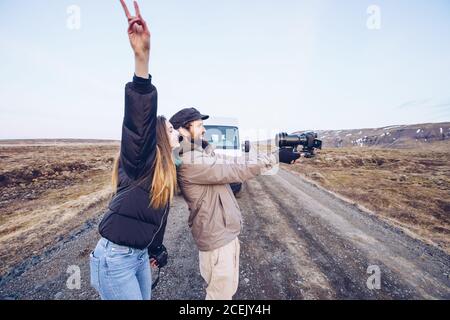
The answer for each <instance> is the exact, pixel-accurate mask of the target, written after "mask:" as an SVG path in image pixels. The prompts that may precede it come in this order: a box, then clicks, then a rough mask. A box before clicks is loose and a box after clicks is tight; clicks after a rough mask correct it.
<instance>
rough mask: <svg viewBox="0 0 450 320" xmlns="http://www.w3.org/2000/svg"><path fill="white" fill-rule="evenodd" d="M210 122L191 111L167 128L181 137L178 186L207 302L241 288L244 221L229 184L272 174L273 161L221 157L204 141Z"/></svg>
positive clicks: (176, 117) (180, 114) (227, 297)
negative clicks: (240, 237)
mask: <svg viewBox="0 0 450 320" xmlns="http://www.w3.org/2000/svg"><path fill="white" fill-rule="evenodd" d="M208 118H209V116H207V115H202V114H201V113H200V112H199V111H198V110H196V109H195V108H186V109H183V110H181V111H179V112H178V113H176V114H175V115H174V116H173V117H172V118H171V119H170V122H171V123H172V125H173V127H174V128H175V129H177V130H178V131H179V133H180V135H181V136H182V137H183V141H182V142H181V148H180V158H181V164H180V165H179V166H178V169H177V172H178V182H179V185H180V188H181V192H182V194H183V197H184V199H185V200H186V202H187V204H188V206H189V211H190V216H189V227H190V228H191V232H192V236H193V238H194V240H195V242H196V244H197V247H198V249H199V264H200V274H201V275H202V277H203V279H205V281H206V283H207V285H208V286H207V288H206V299H207V300H212V299H214V300H231V299H232V297H233V295H234V294H235V293H236V291H237V287H238V283H239V252H240V245H239V239H238V235H239V233H240V231H241V227H242V216H241V212H240V209H239V205H238V203H237V201H236V199H235V197H234V194H233V191H232V190H231V187H230V183H233V182H244V181H246V180H248V179H251V178H253V177H256V176H257V175H260V174H261V173H263V172H264V171H265V170H270V169H271V168H272V167H273V166H274V165H275V164H276V158H275V157H274V156H273V155H272V156H270V157H267V156H259V157H258V159H256V161H254V162H248V161H243V160H242V159H241V161H230V158H226V157H224V156H220V157H219V156H218V155H216V154H214V151H213V148H212V146H210V145H208V144H207V142H206V141H204V140H203V136H204V134H205V132H206V130H205V128H204V127H203V120H206V119H208Z"/></svg>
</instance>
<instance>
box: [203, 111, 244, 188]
mask: <svg viewBox="0 0 450 320" xmlns="http://www.w3.org/2000/svg"><path fill="white" fill-rule="evenodd" d="M204 127H205V129H206V134H205V139H206V140H207V141H208V143H209V144H212V145H213V146H214V152H215V153H216V154H223V155H226V156H228V157H241V156H242V152H246V153H248V152H249V151H250V141H245V142H244V143H242V142H241V140H240V138H239V128H238V126H237V121H235V120H234V119H229V118H220V119H219V118H217V119H211V120H208V124H207V125H204ZM230 186H231V189H232V190H233V193H234V194H235V195H236V196H238V195H239V194H240V192H241V191H242V190H243V186H242V183H231V184H230Z"/></svg>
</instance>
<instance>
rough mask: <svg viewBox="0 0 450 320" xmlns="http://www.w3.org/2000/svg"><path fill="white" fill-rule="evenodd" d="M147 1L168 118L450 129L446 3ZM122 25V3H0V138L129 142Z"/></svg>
mask: <svg viewBox="0 0 450 320" xmlns="http://www.w3.org/2000/svg"><path fill="white" fill-rule="evenodd" d="M128 4H129V6H130V8H132V2H131V1H130V0H128ZM140 4H141V11H142V14H143V16H144V17H145V18H146V20H147V21H148V24H149V26H150V29H151V32H152V52H151V65H150V69H151V74H152V76H153V83H154V85H155V86H156V87H157V88H158V92H159V99H158V100H159V113H160V114H164V115H166V116H167V117H170V116H171V115H172V114H173V113H174V112H176V111H177V110H179V109H180V108H181V107H184V106H195V107H197V108H198V109H199V110H200V111H201V112H202V113H207V114H210V115H214V116H216V117H235V118H237V119H238V120H239V123H240V126H241V127H242V130H243V131H246V132H250V131H251V130H256V129H260V130H265V132H269V131H270V132H274V131H277V130H284V131H288V132H291V131H294V130H303V129H350V128H364V127H381V126H387V125H394V124H413V123H422V122H441V121H450V41H449V39H450V1H449V0H441V1H439V0H431V1H425V0H421V1H418V0H416V1H411V0H395V1H394V0H391V1H381V0H380V1H378V0H372V1H365V0H355V1H337V0H335V1H331V0H330V1H317V0H314V1H313V0H311V1H300V0H295V1H294V0H292V1H287V0H284V1H274V0H272V1H262V0H247V1H243V0H240V1H235V0H227V1H225V0H215V1H212V0H209V1H206V0H204V1H200V0H190V1H181V0H179V1H175V0H167V1H156V0H151V1H150V0H141V1H140ZM71 5H75V6H76V7H75V11H70V10H69V11H68V8H70V6H71ZM371 5H375V6H376V7H375V11H373V10H372V9H369V10H368V8H369V6H371ZM377 8H378V9H379V13H380V15H378V14H377V12H378V11H377ZM78 9H79V10H80V28H79V29H77V28H76V26H77V25H76V21H77V20H76V13H77V10H78ZM68 12H69V13H68ZM368 12H369V13H368ZM378 18H379V19H378ZM74 23H75V24H74ZM68 25H69V26H72V27H68ZM74 26H75V29H73V27H74ZM368 26H369V27H368ZM377 27H379V29H377ZM126 28H127V23H126V19H125V17H124V15H123V12H122V8H121V6H120V3H119V0H117V1H116V0H101V1H87V0H73V1H63V0H60V1H50V0H40V1H13V0H2V1H0V43H1V46H0V97H1V101H0V110H1V118H0V139H14V138H102V139H103V138H104V139H120V134H121V122H122V117H123V100H124V98H123V94H124V85H125V83H126V82H127V81H129V80H130V79H131V78H132V75H133V70H134V68H133V57H132V52H131V49H130V47H129V43H128V39H127V34H126ZM374 28H375V29H374Z"/></svg>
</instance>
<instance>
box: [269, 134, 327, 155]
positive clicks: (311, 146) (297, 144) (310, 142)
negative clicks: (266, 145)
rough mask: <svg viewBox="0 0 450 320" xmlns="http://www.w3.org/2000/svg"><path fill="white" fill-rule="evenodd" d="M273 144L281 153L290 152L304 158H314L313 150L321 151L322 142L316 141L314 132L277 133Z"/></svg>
mask: <svg viewBox="0 0 450 320" xmlns="http://www.w3.org/2000/svg"><path fill="white" fill-rule="evenodd" d="M275 144H276V146H277V147H279V148H280V149H283V151H291V152H293V153H294V154H302V155H303V156H304V157H306V158H312V157H314V155H315V153H314V150H315V149H322V140H319V139H317V133H316V132H305V133H301V134H287V133H285V132H282V133H279V134H277V135H276V136H275Z"/></svg>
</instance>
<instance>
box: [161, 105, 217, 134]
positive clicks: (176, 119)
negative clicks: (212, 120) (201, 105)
mask: <svg viewBox="0 0 450 320" xmlns="http://www.w3.org/2000/svg"><path fill="white" fill-rule="evenodd" d="M208 118H209V116H207V115H204V114H201V113H200V112H199V111H198V110H197V109H195V108H185V109H183V110H180V111H178V112H177V113H175V114H174V115H173V116H172V118H170V120H169V121H170V123H171V124H172V125H173V127H174V128H175V129H179V128H180V127H184V126H185V125H187V124H188V123H189V122H191V121H195V120H200V119H201V120H206V119H208Z"/></svg>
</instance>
